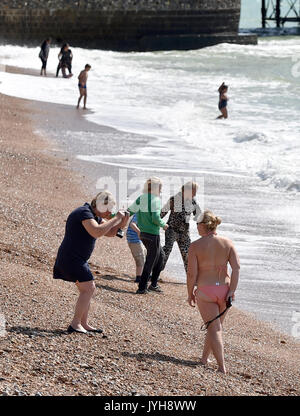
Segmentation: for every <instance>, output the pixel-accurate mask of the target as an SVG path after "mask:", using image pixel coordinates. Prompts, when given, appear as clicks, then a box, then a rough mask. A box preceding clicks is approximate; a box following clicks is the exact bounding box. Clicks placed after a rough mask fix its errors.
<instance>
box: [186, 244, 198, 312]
mask: <svg viewBox="0 0 300 416" xmlns="http://www.w3.org/2000/svg"><path fill="white" fill-rule="evenodd" d="M197 276H198V260H197V256H196V252H195V248H194V244H193V243H192V244H191V245H190V248H189V254H188V271H187V291H188V302H189V305H190V306H192V307H193V308H194V307H195V304H196V300H195V295H194V288H195V286H196V283H197Z"/></svg>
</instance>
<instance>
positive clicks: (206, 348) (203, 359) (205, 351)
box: [201, 303, 227, 365]
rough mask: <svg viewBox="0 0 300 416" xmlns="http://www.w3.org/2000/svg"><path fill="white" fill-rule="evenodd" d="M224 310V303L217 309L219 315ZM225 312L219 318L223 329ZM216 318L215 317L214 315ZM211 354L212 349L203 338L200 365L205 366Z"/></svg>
mask: <svg viewBox="0 0 300 416" xmlns="http://www.w3.org/2000/svg"><path fill="white" fill-rule="evenodd" d="M225 308H226V304H225V303H224V305H223V306H222V307H221V308H220V309H219V311H220V312H219V313H221V312H223V311H224V309H225ZM226 314H227V312H225V313H224V315H222V316H221V318H220V321H221V325H222V327H223V322H224V319H225V316H226ZM216 316H217V315H216ZM211 353H212V349H211V345H210V342H209V337H207V336H206V337H205V342H204V347H203V353H202V357H201V364H204V365H206V364H207V362H208V361H209V360H208V359H209V356H210V354H211Z"/></svg>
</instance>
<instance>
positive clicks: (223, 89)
mask: <svg viewBox="0 0 300 416" xmlns="http://www.w3.org/2000/svg"><path fill="white" fill-rule="evenodd" d="M218 91H219V110H220V111H221V113H222V114H221V115H220V116H219V117H217V120H219V119H221V118H228V111H227V103H228V100H229V98H228V97H227V92H228V85H225V83H224V82H223V83H222V85H221V86H220V87H219V89H218Z"/></svg>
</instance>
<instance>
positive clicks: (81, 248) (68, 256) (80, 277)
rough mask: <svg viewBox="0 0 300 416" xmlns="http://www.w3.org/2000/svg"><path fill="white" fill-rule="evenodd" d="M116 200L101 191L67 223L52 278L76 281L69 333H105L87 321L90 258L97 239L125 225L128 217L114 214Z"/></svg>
mask: <svg viewBox="0 0 300 416" xmlns="http://www.w3.org/2000/svg"><path fill="white" fill-rule="evenodd" d="M115 204H116V202H115V200H114V198H113V196H112V194H111V193H110V192H107V191H104V192H100V193H99V194H98V195H97V196H96V197H95V198H94V199H93V201H92V202H91V204H88V203H85V204H84V205H83V206H81V207H79V208H77V209H75V210H74V211H73V212H71V214H70V215H69V217H68V219H67V222H66V229H65V236H64V239H63V242H62V243H61V245H60V247H59V249H58V253H57V258H56V261H55V265H54V269H53V278H54V279H62V280H65V281H68V282H74V283H76V286H77V288H78V290H79V298H78V300H77V304H76V307H75V314H74V317H73V320H72V322H71V324H70V326H69V328H68V332H69V333H72V332H79V333H86V332H87V331H91V332H102V330H99V329H98V330H97V329H95V328H93V327H92V326H90V325H89V324H88V312H89V308H90V302H91V298H92V296H93V293H94V291H95V284H94V277H93V275H92V273H91V271H90V268H89V265H88V260H89V258H90V256H91V254H92V252H93V250H94V247H95V242H96V239H97V238H99V237H102V236H106V237H114V236H115V235H116V234H117V232H118V229H119V228H122V227H124V226H125V225H126V223H127V219H128V216H127V215H126V214H125V213H123V212H120V211H119V212H118V213H117V214H116V216H115V217H114V218H111V213H112V210H113V207H114V206H115Z"/></svg>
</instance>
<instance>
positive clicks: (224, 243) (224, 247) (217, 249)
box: [191, 235, 239, 286]
mask: <svg viewBox="0 0 300 416" xmlns="http://www.w3.org/2000/svg"><path fill="white" fill-rule="evenodd" d="M191 251H192V253H191V254H192V256H191V257H193V258H194V261H195V262H196V263H197V282H196V284H197V286H204V285H215V284H216V283H217V282H219V283H220V284H221V285H222V284H229V283H230V278H229V276H228V275H227V263H228V262H229V264H230V265H231V268H232V269H237V268H239V258H238V255H237V253H236V250H235V248H234V246H233V243H232V242H231V241H230V240H229V239H227V238H225V237H221V236H218V235H210V236H207V237H202V238H200V239H199V240H197V241H194V242H193V243H192V244H191Z"/></svg>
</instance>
